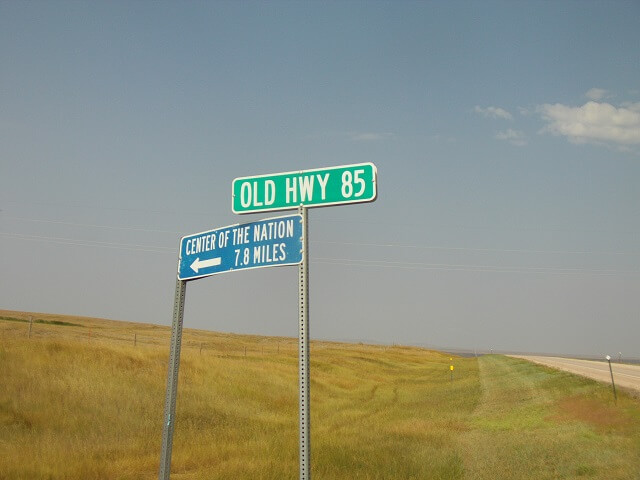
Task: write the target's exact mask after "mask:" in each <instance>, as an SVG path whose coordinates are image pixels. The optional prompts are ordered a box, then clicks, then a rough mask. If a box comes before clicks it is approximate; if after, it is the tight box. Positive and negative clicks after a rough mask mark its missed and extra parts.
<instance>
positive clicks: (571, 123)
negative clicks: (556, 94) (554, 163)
mask: <svg viewBox="0 0 640 480" xmlns="http://www.w3.org/2000/svg"><path fill="white" fill-rule="evenodd" d="M537 112H538V114H540V116H541V117H542V119H543V120H544V121H546V122H547V125H546V126H545V127H544V128H543V129H542V130H541V132H542V133H551V134H552V135H562V136H565V137H567V138H568V139H569V141H571V142H573V143H600V144H602V143H604V144H609V145H611V144H613V145H615V146H624V145H637V144H640V102H638V103H631V104H629V103H627V104H625V105H624V106H621V107H614V106H613V105H611V104H609V103H597V102H587V103H585V104H584V105H582V106H581V107H571V106H567V105H562V104H560V103H556V104H554V105H551V104H544V105H539V106H538V108H537Z"/></svg>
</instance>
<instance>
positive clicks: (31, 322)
mask: <svg viewBox="0 0 640 480" xmlns="http://www.w3.org/2000/svg"><path fill="white" fill-rule="evenodd" d="M32 328H33V317H32V316H29V338H31V329H32Z"/></svg>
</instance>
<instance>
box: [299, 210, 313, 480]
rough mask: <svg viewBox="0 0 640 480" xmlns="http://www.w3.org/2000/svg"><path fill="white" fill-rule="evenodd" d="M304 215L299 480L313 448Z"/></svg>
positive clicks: (305, 479)
mask: <svg viewBox="0 0 640 480" xmlns="http://www.w3.org/2000/svg"><path fill="white" fill-rule="evenodd" d="M298 213H299V214H300V215H302V263H300V266H299V267H298V287H299V289H298V295H299V297H298V300H299V302H298V308H299V331H298V363H299V365H298V372H299V385H300V480H310V479H311V469H310V465H311V445H310V442H309V434H310V430H311V426H310V413H309V411H310V409H309V407H310V404H309V226H308V223H307V218H308V215H307V208H306V207H305V206H303V205H300V207H299V208H298Z"/></svg>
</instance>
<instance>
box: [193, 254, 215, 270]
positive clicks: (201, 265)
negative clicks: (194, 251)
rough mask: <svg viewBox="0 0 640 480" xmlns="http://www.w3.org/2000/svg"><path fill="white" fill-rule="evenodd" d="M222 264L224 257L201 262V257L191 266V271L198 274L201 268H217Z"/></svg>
mask: <svg viewBox="0 0 640 480" xmlns="http://www.w3.org/2000/svg"><path fill="white" fill-rule="evenodd" d="M220 263H222V257H215V258H210V259H208V260H200V257H198V258H196V259H195V260H194V261H193V263H192V264H191V270H193V271H194V272H196V273H198V270H200V269H201V268H208V267H215V266H216V265H220Z"/></svg>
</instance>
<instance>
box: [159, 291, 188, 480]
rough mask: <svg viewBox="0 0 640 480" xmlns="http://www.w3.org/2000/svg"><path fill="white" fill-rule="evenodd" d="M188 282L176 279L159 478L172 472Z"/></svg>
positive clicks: (162, 478) (163, 479)
mask: <svg viewBox="0 0 640 480" xmlns="http://www.w3.org/2000/svg"><path fill="white" fill-rule="evenodd" d="M186 290H187V282H186V281H183V280H179V279H178V280H176V294H175V300H174V303H173V323H172V326H171V350H170V353H169V371H168V373H167V393H166V396H165V402H164V422H163V426H162V455H161V457H160V473H159V475H158V479H159V480H169V474H170V472H171V449H172V447H173V427H174V425H175V417H176V395H177V393H178V368H179V367H180V347H181V345H182V319H183V317H184V296H185V293H186Z"/></svg>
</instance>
